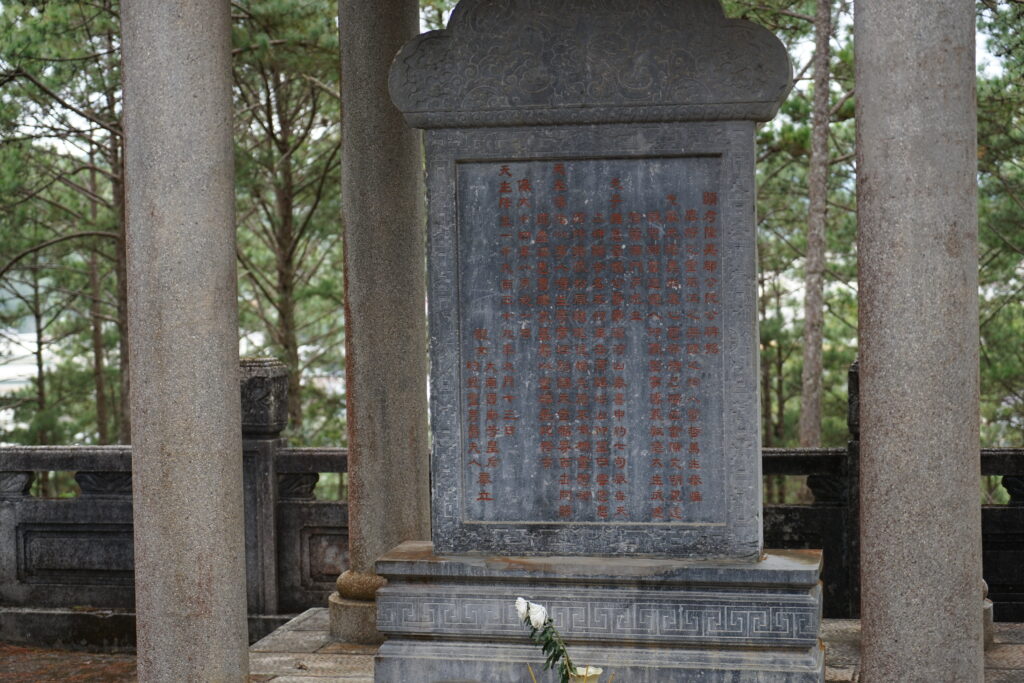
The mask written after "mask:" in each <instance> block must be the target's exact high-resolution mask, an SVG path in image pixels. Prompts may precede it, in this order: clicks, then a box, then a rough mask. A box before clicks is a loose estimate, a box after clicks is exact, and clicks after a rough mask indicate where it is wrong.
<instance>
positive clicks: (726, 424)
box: [376, 0, 823, 681]
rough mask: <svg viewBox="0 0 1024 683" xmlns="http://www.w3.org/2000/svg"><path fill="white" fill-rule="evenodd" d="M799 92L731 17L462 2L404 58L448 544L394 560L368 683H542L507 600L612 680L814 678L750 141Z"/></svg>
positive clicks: (711, 7)
mask: <svg viewBox="0 0 1024 683" xmlns="http://www.w3.org/2000/svg"><path fill="white" fill-rule="evenodd" d="M790 73H791V72H790V65H789V60H788V56H787V53H786V50H785V48H784V47H783V45H782V44H781V43H780V42H779V41H778V40H777V39H776V38H775V37H774V36H773V35H772V34H771V33H769V32H768V31H766V30H764V29H763V28H760V27H758V26H756V25H754V24H751V23H749V22H745V21H739V20H730V19H726V18H725V16H724V14H723V12H722V9H721V7H720V6H719V4H718V2H717V0H692V1H690V2H677V1H674V0H639V1H637V0H629V1H626V0H615V1H608V0H503V1H488V0H463V1H462V2H461V3H460V4H459V5H458V7H457V8H456V9H455V11H454V12H453V13H452V17H451V21H450V23H449V26H448V28H447V29H446V30H444V31H435V32H431V33H426V34H424V35H421V36H419V37H418V38H416V39H414V40H413V41H411V42H410V43H408V44H407V45H406V46H405V47H404V48H403V49H402V51H401V52H400V53H399V55H398V57H397V58H396V60H395V63H394V65H393V67H392V70H391V80H390V87H391V95H392V99H393V100H394V101H395V103H396V105H397V106H398V108H399V109H400V110H401V111H402V113H403V114H404V115H405V117H406V120H407V122H408V123H409V124H410V125H411V126H413V127H419V128H424V129H426V135H425V142H426V158H427V186H428V199H429V205H430V211H429V225H428V230H429V247H428V252H429V253H428V269H429V284H428V294H429V322H430V341H431V372H430V382H431V385H430V386H431V419H432V424H431V429H432V436H433V452H432V456H431V457H432V459H431V474H432V477H431V482H432V483H431V510H432V522H433V529H432V540H433V543H432V544H429V543H405V544H403V545H401V546H399V547H398V548H396V549H395V550H394V551H392V552H390V553H388V554H386V555H385V556H384V557H382V558H381V559H380V560H379V561H378V563H377V570H378V573H379V574H380V575H381V576H383V577H386V578H387V579H388V585H387V586H385V587H384V588H382V589H380V590H379V591H378V593H377V600H378V628H379V630H380V631H381V632H382V633H383V634H385V635H386V636H387V638H388V639H387V641H386V642H385V643H384V645H383V646H382V647H381V650H380V653H379V655H378V659H377V667H376V672H377V673H376V676H377V680H378V681H403V680H417V681H453V680H459V681H495V680H528V672H527V671H526V664H527V663H528V662H532V663H534V664H536V665H537V666H534V667H533V668H534V670H535V672H536V673H538V675H540V673H541V672H540V666H539V665H540V664H541V663H542V662H543V656H542V655H541V653H540V650H539V648H537V647H536V646H534V645H532V644H531V643H530V642H529V640H528V638H527V631H526V629H525V628H524V627H523V625H522V624H521V623H519V621H518V619H517V618H516V614H515V610H514V608H513V601H514V600H515V598H516V597H517V596H523V597H525V598H527V599H529V600H532V601H536V602H539V603H541V604H545V605H547V606H548V608H549V610H550V613H551V615H552V617H553V618H554V620H555V624H556V625H557V626H558V628H559V629H560V630H561V632H562V633H563V634H564V636H565V637H566V640H567V642H569V644H570V649H571V651H572V652H573V653H575V657H574V658H575V660H576V661H577V663H580V664H593V665H598V666H603V667H604V668H605V670H606V671H608V672H609V673H610V672H612V671H614V672H616V674H617V677H619V679H620V680H628V681H665V680H681V679H685V680H693V681H726V680H728V681H748V680H749V681H819V680H823V656H822V651H821V649H820V647H819V643H818V629H819V624H820V619H821V591H820V588H819V574H820V570H821V554H820V552H819V551H802V552H798V553H792V552H790V553H768V554H765V553H764V552H763V548H762V521H761V468H760V458H761V452H760V451H761V443H760V436H759V419H758V418H759V415H758V405H759V402H758V365H757V364H758V332H757V311H756V298H755V297H756V287H755V283H756V253H755V251H756V240H755V229H754V226H755V220H754V126H755V122H757V121H765V120H768V119H770V118H771V117H772V116H774V115H775V113H776V111H777V109H778V107H779V105H780V104H781V102H782V100H783V98H784V97H785V95H786V93H787V92H788V90H789V87H790ZM543 675H546V676H549V678H545V679H544V680H554V678H550V676H552V675H553V674H550V673H549V672H544V674H543ZM538 680H541V678H538Z"/></svg>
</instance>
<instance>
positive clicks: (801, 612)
mask: <svg viewBox="0 0 1024 683" xmlns="http://www.w3.org/2000/svg"><path fill="white" fill-rule="evenodd" d="M521 590H523V591H526V590H529V589H526V588H523V589H521ZM411 592H412V591H410V590H409V589H408V588H407V589H405V590H403V591H402V594H401V597H392V596H390V595H387V594H380V595H379V596H378V603H377V620H378V628H379V629H380V630H381V631H384V632H386V633H388V634H401V633H431V634H434V635H442V634H443V635H464V636H473V635H479V634H483V633H486V634H489V635H499V634H512V635H514V634H519V633H520V632H521V629H522V624H521V622H520V620H519V619H518V618H517V617H516V613H515V607H514V606H513V604H512V602H511V600H510V598H508V597H506V596H505V595H501V596H496V595H494V594H493V591H491V594H489V595H488V594H486V593H485V592H483V591H481V592H479V593H477V594H474V593H473V592H472V590H471V589H470V588H469V587H467V588H466V589H459V590H454V591H453V590H443V591H440V592H439V591H437V590H434V591H432V592H431V594H430V595H426V594H423V595H411V594H410V593H411ZM573 592H575V591H573ZM558 594H559V593H556V592H555V591H552V590H551V589H548V590H537V589H533V590H532V592H531V593H530V597H531V599H532V600H536V601H537V602H540V603H542V604H544V605H545V607H547V608H548V613H549V614H550V615H551V618H552V619H554V621H555V623H556V624H557V625H558V628H559V630H560V631H561V632H562V633H563V634H564V635H565V636H566V637H567V638H571V639H572V641H573V642H580V643H583V642H587V641H604V640H614V641H616V642H622V643H655V642H657V641H663V640H669V641H673V642H679V643H682V642H687V643H694V644H697V643H700V642H705V641H714V642H717V643H732V644H736V645H752V646H753V645H792V646H803V647H810V646H812V645H814V644H815V643H816V642H817V637H818V626H819V615H818V610H819V605H818V603H817V602H816V601H815V600H814V599H812V597H811V596H808V595H806V594H805V595H803V596H802V597H801V596H793V597H790V598H789V599H786V597H782V596H772V595H767V594H763V593H758V594H754V595H744V596H742V597H737V596H736V595H730V594H728V593H719V592H704V593H691V594H686V593H675V592H670V593H665V594H662V593H658V595H657V596H652V595H651V593H650V592H646V593H644V592H639V591H637V592H633V591H628V590H621V591H600V590H596V589H590V590H589V591H587V593H586V595H585V596H583V595H574V596H573V597H572V599H567V598H565V597H564V593H562V595H563V597H556V595H558ZM508 595H513V593H511V592H510V593H508Z"/></svg>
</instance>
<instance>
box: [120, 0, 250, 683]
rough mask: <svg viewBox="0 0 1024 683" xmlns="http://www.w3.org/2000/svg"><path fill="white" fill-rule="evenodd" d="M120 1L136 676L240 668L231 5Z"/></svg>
mask: <svg viewBox="0 0 1024 683" xmlns="http://www.w3.org/2000/svg"><path fill="white" fill-rule="evenodd" d="M122 11H123V15H122V19H123V22H122V27H123V41H124V92H125V96H124V100H125V118H126V120H125V127H126V143H127V145H126V157H125V158H126V165H127V168H126V179H127V209H128V294H129V309H128V312H129V330H128V331H129V340H130V343H131V351H132V355H133V358H132V364H131V389H132V392H131V406H132V415H133V417H134V419H133V420H132V444H133V445H132V471H133V489H134V501H135V577H136V578H135V604H136V613H137V618H138V667H139V668H138V670H139V679H140V680H142V681H198V680H206V681H242V680H244V679H245V677H246V674H247V670H248V651H247V646H248V638H247V632H246V613H245V609H246V590H245V547H244V541H243V529H244V525H243V517H242V434H241V427H240V425H241V410H240V407H239V403H240V398H239V375H238V322H237V303H236V300H235V297H236V294H235V291H236V281H235V223H234V167H233V161H232V152H233V150H232V142H231V136H232V125H231V117H232V103H231V21H230V15H229V12H230V5H229V3H228V2H226V1H221V2H210V1H209V0H182V1H181V2H164V1H163V0H125V2H124V3H123V4H122Z"/></svg>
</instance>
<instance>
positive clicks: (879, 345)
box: [855, 0, 983, 682]
mask: <svg viewBox="0 0 1024 683" xmlns="http://www.w3.org/2000/svg"><path fill="white" fill-rule="evenodd" d="M855 38H856V44H857V54H856V77H857V157H858V158H857V191H858V223H859V238H858V250H859V264H860V265H859V267H860V279H859V282H860V333H859V334H860V390H861V403H860V406H861V407H860V419H861V442H860V443H861V479H860V481H861V503H860V510H861V580H862V585H861V618H862V624H863V641H862V649H863V657H862V666H863V674H862V675H863V680H864V681H868V682H874V681H980V680H982V662H983V658H982V619H981V610H980V609H979V607H980V606H979V601H978V597H979V595H980V590H981V589H980V586H981V520H980V507H979V505H978V480H979V476H980V464H979V451H978V449H979V437H978V420H979V416H978V279H977V274H978V261H977V217H976V180H975V172H976V165H977V162H976V142H975V126H976V112H975V93H974V87H975V72H974V40H975V32H974V3H972V2H969V1H968V0H946V1H944V2H936V3H927V4H925V3H907V2H904V3H893V2H881V1H879V0H858V1H857V2H856V26H855Z"/></svg>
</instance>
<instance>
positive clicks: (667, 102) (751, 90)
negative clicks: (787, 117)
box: [390, 0, 792, 128]
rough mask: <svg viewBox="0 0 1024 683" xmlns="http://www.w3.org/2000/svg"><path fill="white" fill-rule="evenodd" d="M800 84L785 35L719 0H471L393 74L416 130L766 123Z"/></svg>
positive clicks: (397, 95)
mask: <svg viewBox="0 0 1024 683" xmlns="http://www.w3.org/2000/svg"><path fill="white" fill-rule="evenodd" d="M791 85H792V81H791V68H790V62H789V56H788V54H787V52H786V49H785V47H784V46H783V45H782V43H781V42H780V41H779V40H778V39H777V38H776V37H775V36H774V35H772V33H771V32H770V31H768V30H766V29H764V28H762V27H761V26H758V25H757V24H754V23H751V22H749V21H745V20H740V19H726V17H725V14H724V13H723V11H722V7H721V5H720V4H719V2H718V0H689V1H688V2H680V1H679V0H644V1H643V2H638V1H637V0H462V2H460V3H459V5H458V7H456V8H455V11H454V12H452V16H451V20H450V22H449V24H448V28H447V29H445V30H443V31H431V32H429V33H425V34H423V35H421V36H420V37H419V38H417V39H415V40H413V41H412V42H410V43H408V44H407V45H406V46H405V48H403V49H402V51H401V52H400V53H399V54H398V56H397V57H396V58H395V63H394V65H393V66H392V68H391V81H390V89H391V97H392V99H393V100H394V102H395V104H396V105H397V106H398V108H399V109H400V110H401V111H402V112H403V113H404V114H405V117H406V121H407V122H408V123H409V125H410V126H413V127H416V128H434V127H448V126H454V127H459V126H478V125H483V126H495V125H547V124H557V123H605V122H641V121H685V120H705V121H706V120H715V119H718V120H754V121H767V120H769V119H771V118H772V117H773V116H774V115H775V113H776V112H777V111H778V108H779V106H780V105H781V103H782V101H783V99H784V98H785V96H786V94H787V93H788V92H789V89H790V87H791Z"/></svg>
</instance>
